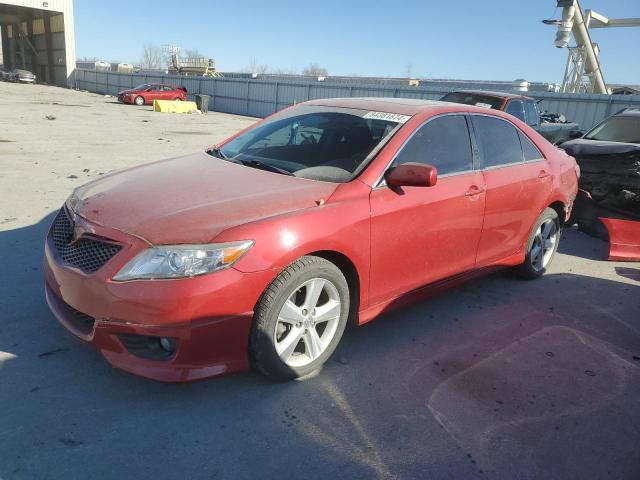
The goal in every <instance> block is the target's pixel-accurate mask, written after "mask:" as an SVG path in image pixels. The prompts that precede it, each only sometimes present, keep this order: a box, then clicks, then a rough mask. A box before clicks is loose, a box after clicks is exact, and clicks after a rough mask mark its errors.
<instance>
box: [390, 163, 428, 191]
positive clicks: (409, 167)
mask: <svg viewBox="0 0 640 480" xmlns="http://www.w3.org/2000/svg"><path fill="white" fill-rule="evenodd" d="M385 180H386V182H387V185H388V186H389V187H433V186H434V185H435V184H436V183H437V181H438V171H437V169H436V167H434V166H432V165H426V164H424V163H403V164H401V165H398V166H397V167H392V168H390V169H389V170H387V172H386V173H385Z"/></svg>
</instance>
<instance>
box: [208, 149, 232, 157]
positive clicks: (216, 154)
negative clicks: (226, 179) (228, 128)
mask: <svg viewBox="0 0 640 480" xmlns="http://www.w3.org/2000/svg"><path fill="white" fill-rule="evenodd" d="M207 153H208V154H209V155H213V156H214V157H218V158H221V159H223V160H229V158H228V157H227V156H226V155H225V154H224V153H223V152H222V150H220V149H219V148H218V147H211V148H210V149H209V150H207Z"/></svg>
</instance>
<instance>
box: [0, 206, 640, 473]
mask: <svg viewBox="0 0 640 480" xmlns="http://www.w3.org/2000/svg"><path fill="white" fill-rule="evenodd" d="M54 215H55V212H51V213H50V214H48V215H47V216H46V217H45V218H43V219H42V220H41V221H40V222H38V223H36V224H35V225H32V226H28V227H24V228H18V229H15V230H9V231H4V232H0V247H1V248H2V251H3V252H11V255H7V257H6V258H5V269H4V273H3V274H2V275H3V279H2V282H1V283H2V285H1V286H0V289H1V293H2V294H1V295H0V302H1V303H0V311H2V312H3V313H2V318H3V321H2V322H1V323H0V384H1V385H2V388H1V389H0V410H1V411H2V412H3V415H2V416H0V458H3V459H5V461H4V462H3V465H0V477H2V478H5V479H11V478H41V477H47V476H50V477H51V478H58V477H63V476H65V475H66V476H69V472H73V474H74V475H76V476H77V477H78V478H86V477H87V476H89V475H91V476H92V477H94V478H115V477H129V478H135V477H139V478H141V477H148V476H151V475H154V476H160V477H167V476H170V477H171V476H172V474H170V473H168V472H176V475H177V474H178V472H179V474H180V476H184V477H188V478H256V476H259V477H261V478H274V477H276V476H279V477H282V478H298V476H299V474H301V472H302V473H303V474H305V476H306V477H310V478H320V477H326V476H328V475H333V476H338V477H341V478H371V477H374V478H396V477H399V478H486V477H485V476H486V475H489V476H493V478H516V477H519V476H520V473H521V472H525V471H526V472H529V473H530V474H531V475H532V477H531V478H600V477H605V476H609V477H610V478H619V479H625V478H633V475H634V474H635V473H637V471H638V466H640V454H638V448H637V438H638V436H637V435H638V433H637V432H638V431H640V417H639V416H638V413H637V408H636V403H635V400H634V399H636V398H637V397H638V395H640V374H639V373H638V372H639V370H640V305H639V304H638V300H637V299H638V298H640V297H639V295H640V286H639V285H638V284H636V283H628V282H623V281H613V280H606V279H602V278H596V277H590V276H586V275H576V274H568V273H552V274H548V275H546V276H545V277H543V278H541V279H539V280H537V281H534V282H525V281H520V280H517V279H515V278H514V277H512V276H511V275H509V274H508V273H497V274H493V275H490V276H487V277H484V278H480V279H477V280H475V281H472V282H469V283H467V284H465V285H463V286H461V287H458V288H455V289H453V290H450V291H449V292H447V293H444V294H441V295H439V296H437V297H433V298H430V299H428V300H426V301H421V302H418V303H415V304H413V305H410V306H407V307H403V308H401V309H399V310H396V311H394V312H391V313H387V314H385V315H383V316H382V317H381V318H379V319H378V320H376V321H375V322H372V323H370V324H368V325H365V326H363V327H359V328H349V329H348V330H347V332H346V333H345V336H344V338H343V341H342V342H341V344H340V346H339V347H338V350H337V352H336V353H335V354H334V356H333V358H332V359H331V360H330V361H329V362H328V363H327V365H326V366H325V368H323V369H322V370H321V371H320V372H319V373H317V374H316V375H312V376H310V377H309V378H307V379H305V380H303V381H294V382H288V383H274V382H270V381H268V380H266V379H264V378H263V377H262V376H260V375H257V374H255V373H247V374H241V375H236V376H232V377H225V378H220V379H215V380H208V381H202V382H198V383H192V384H180V385H166V384H159V383H155V382H152V381H148V380H144V379H141V378H137V377H134V376H131V375H128V374H126V373H123V372H120V371H117V370H114V369H112V368H111V367H109V366H108V365H107V364H106V362H105V361H104V360H103V359H102V358H101V357H100V355H99V354H97V353H95V352H94V351H92V350H91V349H90V348H87V347H86V346H85V345H83V344H81V343H80V342H78V341H76V340H75V339H74V338H72V337H71V336H70V335H69V334H68V333H67V332H66V331H64V329H63V328H62V327H61V326H60V325H58V323H57V322H56V321H55V319H54V317H53V316H52V315H51V314H50V312H49V311H48V308H47V306H46V303H45V301H44V297H43V291H42V290H43V289H42V280H41V268H40V264H41V259H42V253H43V245H44V238H45V236H46V232H47V229H48V226H49V224H50V222H51V221H52V219H53V217H54ZM566 243H568V242H566ZM565 248H568V249H569V250H570V249H571V247H570V246H569V245H567V246H566V247H565ZM591 248H596V247H595V246H594V245H592V246H591ZM587 250H588V249H587ZM584 253H585V252H583V251H582V250H580V251H579V252H575V254H580V256H582V254H584ZM627 273H628V272H627ZM594 451H597V452H598V455H593V454H592V452H594ZM282 452H285V453H284V454H282ZM62 456H64V458H65V461H64V462H60V461H59V458H61V457H62ZM87 458H100V462H87ZM291 465H295V466H296V468H295V469H294V470H292V471H288V470H285V473H284V474H283V468H284V467H285V466H287V468H289V467H290V466H291ZM519 472H520V473H519Z"/></svg>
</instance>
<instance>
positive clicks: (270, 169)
mask: <svg viewBox="0 0 640 480" xmlns="http://www.w3.org/2000/svg"><path fill="white" fill-rule="evenodd" d="M240 163H242V164H243V165H246V166H247V167H253V168H259V169H260V170H266V171H268V172H275V173H281V174H283V175H291V176H293V173H291V172H290V171H289V170H285V169H284V168H279V167H276V166H274V165H269V164H268V163H264V162H261V161H260V160H240Z"/></svg>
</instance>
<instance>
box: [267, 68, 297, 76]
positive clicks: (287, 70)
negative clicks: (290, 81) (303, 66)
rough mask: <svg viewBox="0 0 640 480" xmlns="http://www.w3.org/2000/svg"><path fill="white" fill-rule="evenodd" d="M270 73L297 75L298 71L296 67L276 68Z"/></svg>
mask: <svg viewBox="0 0 640 480" xmlns="http://www.w3.org/2000/svg"><path fill="white" fill-rule="evenodd" d="M269 73H273V74H274V75H297V74H298V71H297V70H296V69H295V68H279V67H278V68H274V69H273V70H271V71H270V72H269Z"/></svg>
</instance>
